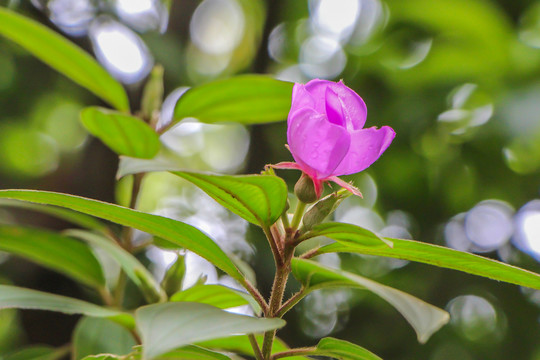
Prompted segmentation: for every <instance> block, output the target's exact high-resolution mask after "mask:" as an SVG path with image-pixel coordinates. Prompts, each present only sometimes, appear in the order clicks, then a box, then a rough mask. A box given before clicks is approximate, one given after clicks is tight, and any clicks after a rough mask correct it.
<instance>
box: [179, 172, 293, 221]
mask: <svg viewBox="0 0 540 360" xmlns="http://www.w3.org/2000/svg"><path fill="white" fill-rule="evenodd" d="M172 173H173V174H175V175H178V176H180V177H182V178H184V179H186V180H188V181H190V182H191V183H193V184H194V185H195V186H197V187H199V188H200V189H201V190H203V191H204V192H205V193H207V194H208V195H210V196H211V197H212V198H213V199H214V200H216V201H217V202H218V203H220V204H221V205H223V206H224V207H226V208H227V209H229V210H231V211H232V212H233V213H235V214H236V215H238V216H240V217H242V218H243V219H245V220H247V221H249V222H250V223H252V224H255V225H259V226H262V227H267V226H270V225H272V224H273V223H274V222H276V220H277V219H278V218H279V217H280V216H281V214H282V213H283V211H285V206H286V205H287V185H286V184H285V182H284V181H283V180H282V179H281V178H279V177H277V176H269V175H239V176H231V175H210V174H201V173H195V172H186V171H174V172H172Z"/></svg>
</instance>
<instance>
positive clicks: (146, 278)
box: [65, 230, 167, 302]
mask: <svg viewBox="0 0 540 360" xmlns="http://www.w3.org/2000/svg"><path fill="white" fill-rule="evenodd" d="M65 234H66V235H69V236H73V237H77V238H80V239H83V240H85V241H88V242H89V243H90V244H93V245H95V246H97V247H99V248H101V249H102V250H104V251H105V252H106V253H107V254H109V256H111V257H112V258H113V259H115V260H116V261H117V262H118V264H119V265H120V266H121V267H122V269H123V270H124V271H125V273H126V275H127V276H128V277H129V278H130V279H131V281H133V283H135V285H137V287H138V288H139V289H140V290H141V292H142V293H143V295H144V296H145V299H146V300H147V301H148V302H157V301H160V300H163V301H164V300H166V299H167V295H166V294H165V292H164V290H163V289H162V288H161V286H160V285H159V284H158V283H157V282H156V280H155V279H154V277H153V276H152V274H151V273H150V272H149V271H148V270H147V269H146V268H145V267H144V265H143V264H141V263H140V262H139V260H137V259H136V258H135V257H134V256H133V255H131V254H130V253H129V252H127V251H126V250H124V249H123V248H121V247H120V246H119V245H118V244H117V243H115V242H113V241H110V240H109V239H107V238H105V237H103V236H101V235H98V234H94V233H91V232H88V231H84V230H68V231H66V232H65Z"/></svg>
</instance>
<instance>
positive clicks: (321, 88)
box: [305, 79, 367, 130]
mask: <svg viewBox="0 0 540 360" xmlns="http://www.w3.org/2000/svg"><path fill="white" fill-rule="evenodd" d="M327 88H330V89H332V91H334V92H335V93H336V94H337V95H338V97H339V100H340V101H341V106H342V108H343V113H344V114H345V119H346V120H347V127H348V128H350V129H354V130H360V129H362V128H363V127H364V124H365V123H366V117H367V108H366V104H365V103H364V100H362V98H361V97H360V96H359V95H358V94H357V93H355V92H354V91H353V90H351V89H350V88H348V87H347V86H346V85H345V84H344V83H343V81H339V82H337V83H335V82H333V81H327V80H319V79H315V80H311V81H310V82H308V83H307V84H306V85H305V90H306V91H307V92H309V93H310V94H311V96H312V97H313V99H315V106H314V108H315V110H317V112H320V113H325V112H326V109H325V103H324V101H323V100H324V99H325V98H326V89H327Z"/></svg>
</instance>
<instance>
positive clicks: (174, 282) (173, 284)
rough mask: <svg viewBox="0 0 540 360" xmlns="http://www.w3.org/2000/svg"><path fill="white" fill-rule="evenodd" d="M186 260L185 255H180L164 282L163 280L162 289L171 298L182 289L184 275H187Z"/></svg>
mask: <svg viewBox="0 0 540 360" xmlns="http://www.w3.org/2000/svg"><path fill="white" fill-rule="evenodd" d="M184 260H185V259H184V256H183V255H178V258H177V259H176V261H175V262H174V263H173V264H172V265H171V266H169V268H168V269H167V271H166V272H165V276H164V277H163V280H161V287H162V288H163V289H164V290H165V292H166V293H167V295H168V296H171V295H172V294H174V293H175V292H177V291H179V290H180V289H182V283H183V282H184V274H185V273H186V264H185V261H184Z"/></svg>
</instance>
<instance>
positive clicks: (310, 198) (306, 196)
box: [294, 173, 318, 204]
mask: <svg viewBox="0 0 540 360" xmlns="http://www.w3.org/2000/svg"><path fill="white" fill-rule="evenodd" d="M294 194H295V195H296V197H297V198H298V200H300V201H301V202H303V203H306V204H311V203H312V202H315V201H317V199H318V196H317V192H316V191H315V185H314V184H313V180H311V178H310V177H309V176H307V175H306V174H304V173H302V176H300V179H298V181H297V182H296V185H294Z"/></svg>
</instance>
